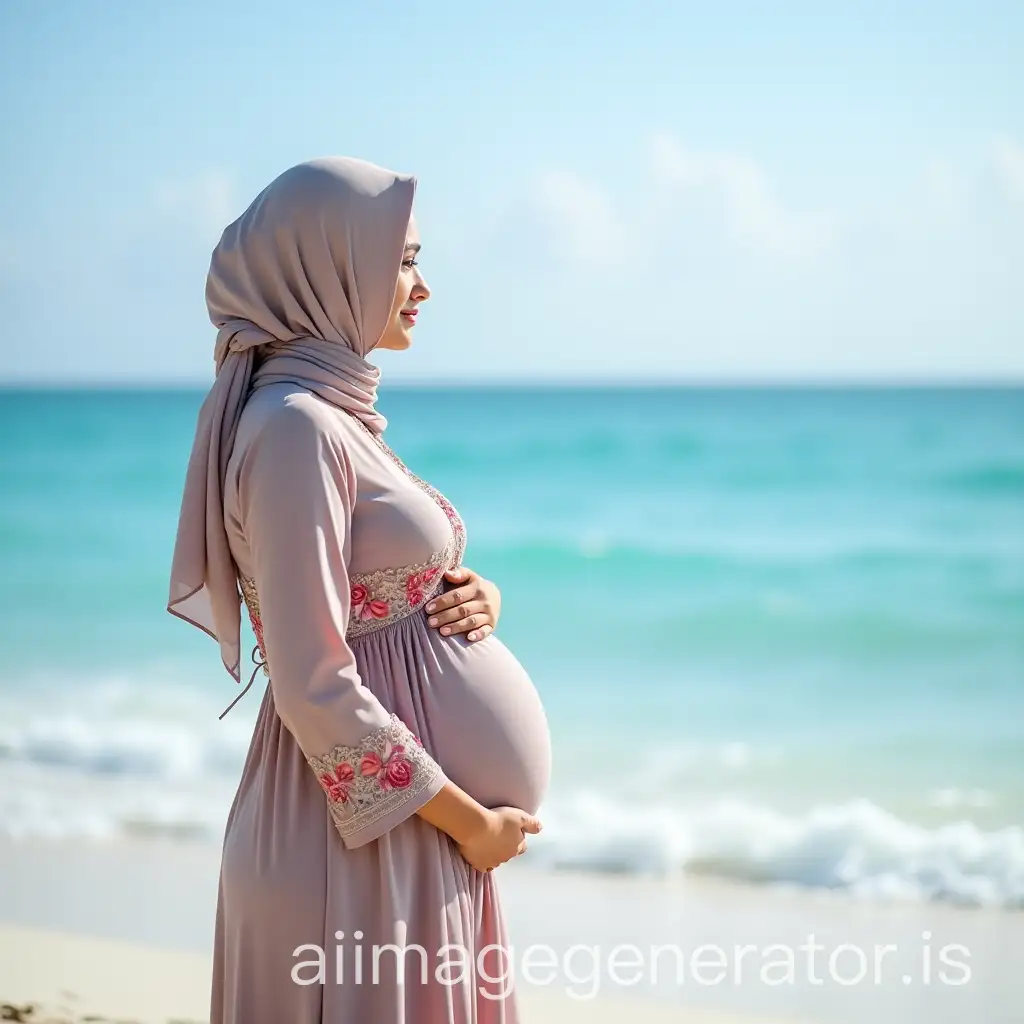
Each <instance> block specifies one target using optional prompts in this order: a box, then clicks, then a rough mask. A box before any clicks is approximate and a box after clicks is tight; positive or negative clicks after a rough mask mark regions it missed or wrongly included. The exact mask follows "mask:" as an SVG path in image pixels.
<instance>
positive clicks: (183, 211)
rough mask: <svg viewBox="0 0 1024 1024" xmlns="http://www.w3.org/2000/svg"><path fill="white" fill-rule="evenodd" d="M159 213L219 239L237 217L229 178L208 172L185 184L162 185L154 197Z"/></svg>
mask: <svg viewBox="0 0 1024 1024" xmlns="http://www.w3.org/2000/svg"><path fill="white" fill-rule="evenodd" d="M155 200H156V206H157V209H158V210H159V211H160V212H162V213H164V214H167V215H169V216H173V217H175V218H180V219H184V220H185V221H186V222H187V223H188V224H189V225H190V226H192V227H193V228H195V229H196V230H198V231H200V232H201V233H202V234H203V235H204V236H212V237H214V238H216V237H219V235H220V233H221V232H222V231H223V230H224V228H225V227H226V226H227V225H228V224H229V223H230V222H231V221H232V220H234V218H235V217H236V216H237V215H238V213H239V212H240V211H238V210H237V209H236V208H235V196H234V188H233V185H232V182H231V179H230V177H229V176H228V175H227V174H225V173H224V172H222V171H207V172H205V173H204V174H200V175H197V176H196V177H194V178H190V179H188V180H185V181H172V182H162V183H161V184H159V185H158V186H157V189H156V194H155Z"/></svg>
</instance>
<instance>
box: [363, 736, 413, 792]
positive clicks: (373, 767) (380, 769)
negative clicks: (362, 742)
mask: <svg viewBox="0 0 1024 1024" xmlns="http://www.w3.org/2000/svg"><path fill="white" fill-rule="evenodd" d="M359 770H360V771H361V772H362V773H363V775H374V776H376V777H377V781H378V782H379V783H380V787H381V789H405V787H406V786H408V785H409V783H410V782H412V765H411V764H410V763H409V762H408V761H407V760H406V758H405V747H403V746H402V744H401V743H391V742H390V741H389V742H388V744H387V746H386V747H385V748H384V756H383V757H381V756H380V755H379V754H376V753H373V752H371V753H369V754H364V755H363V760H362V763H361V764H360V766H359Z"/></svg>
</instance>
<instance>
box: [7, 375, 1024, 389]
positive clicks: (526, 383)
mask: <svg viewBox="0 0 1024 1024" xmlns="http://www.w3.org/2000/svg"><path fill="white" fill-rule="evenodd" d="M212 383H213V381H212V380H205V381H203V380H196V379H191V378H186V379H180V380H174V379H170V380H167V379H164V380H153V379H147V378H140V379H127V378H125V379H119V378H97V379H83V380H76V379H63V380H62V379H56V380H53V379H50V380H46V379H31V378H25V379H17V378H14V379H10V380H4V379H2V378H0V391H204V390H208V389H209V388H210V386H211V385H212ZM526 387H529V388H537V389H541V388H574V389H580V390H583V389H587V388H622V389H628V388H637V389H662V390H666V389H673V388H843V387H849V388H1007V389H1013V388H1019V387H1024V374H1022V375H1020V376H1014V375H1007V376H981V375H979V376H976V377H968V376H946V377H943V376H933V377H927V376H923V375H921V376H911V375H909V374H908V375H906V376H901V377H896V376H867V375H865V376H858V377H826V376H821V377H812V376H792V377H786V376H778V377H712V376H707V377H703V376H694V377H673V378H659V379H652V378H640V377H638V378H635V379H627V380H621V379H615V378H612V377H592V378H587V377H565V378H550V377H549V378H543V379H536V378H530V377H508V378H501V379H499V378H494V377H488V378H476V379H473V378H442V377H436V378H398V379H393V380H387V381H383V380H382V381H381V383H380V388H381V389H382V390H387V389H394V390H416V389H428V388H450V389H452V390H459V389H466V388H484V389H501V388H526Z"/></svg>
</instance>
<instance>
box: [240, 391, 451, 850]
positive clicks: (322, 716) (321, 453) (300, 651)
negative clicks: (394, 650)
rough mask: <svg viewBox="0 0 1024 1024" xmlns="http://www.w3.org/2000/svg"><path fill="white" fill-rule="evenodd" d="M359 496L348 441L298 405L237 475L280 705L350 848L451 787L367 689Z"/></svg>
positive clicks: (277, 419)
mask: <svg viewBox="0 0 1024 1024" xmlns="http://www.w3.org/2000/svg"><path fill="white" fill-rule="evenodd" d="M355 489H356V479H355V473H354V471H353V469H352V465H351V462H350V460H349V457H348V454H347V452H346V451H345V448H344V444H343V442H342V441H341V440H340V439H338V438H337V437H336V436H333V435H332V433H331V432H329V431H327V430H325V429H324V427H323V426H322V425H321V424H319V423H318V422H317V420H316V418H315V416H314V415H311V414H310V413H309V412H308V410H304V409H302V408H301V407H296V406H285V407H284V408H281V409H279V410H277V411H276V412H275V413H274V415H273V416H272V417H271V419H270V420H269V421H268V422H267V423H266V424H264V426H263V428H262V429H261V431H260V433H259V435H258V436H257V437H256V439H255V440H254V441H253V442H252V444H251V445H250V447H249V449H248V451H247V452H246V453H245V457H244V459H243V461H242V464H241V467H240V471H239V478H238V496H239V517H240V524H239V525H240V526H241V529H242V532H243V534H244V536H245V538H246V541H247V544H248V546H249V550H250V555H251V559H252V571H253V576H254V579H255V585H256V589H257V590H258V593H259V619H260V626H261V630H262V634H263V637H262V638H263V643H264V647H265V656H266V662H267V669H268V670H269V673H270V687H271V691H272V694H273V697H274V704H275V707H276V709H277V713H278V715H279V716H280V718H281V721H282V722H283V724H284V725H285V727H286V728H287V729H288V731H289V732H290V733H291V734H292V735H293V736H294V737H295V740H296V742H297V743H298V745H299V747H300V748H301V750H302V752H303V754H304V755H305V757H306V760H307V762H308V763H309V766H310V768H311V769H312V770H313V772H314V773H315V774H316V777H317V779H318V780H319V782H320V785H321V787H322V788H323V790H324V792H325V793H326V796H327V803H328V807H329V808H330V813H331V816H332V817H333V819H334V822H335V824H336V825H337V827H338V831H339V833H340V834H341V838H342V840H343V841H344V843H345V845H346V847H349V848H354V847H357V846H362V845H363V844H365V843H369V842H371V841H372V840H374V839H377V838H378V837H380V836H381V835H383V834H384V833H385V832H387V831H388V830H389V829H391V828H393V827H394V826H395V825H397V824H398V823H399V822H401V821H404V820H405V819H406V818H407V817H409V816H410V815H411V814H413V813H415V811H416V810H417V809H418V808H420V807H421V806H422V805H423V804H425V803H426V802H427V801H428V800H429V799H430V798H431V797H433V796H434V795H435V794H436V793H437V792H438V791H439V790H440V789H441V788H442V786H444V784H445V782H446V781H447V779H446V777H445V775H444V773H443V772H442V770H441V767H440V765H438V763H437V762H436V761H435V760H434V759H433V758H432V757H431V756H430V755H429V754H428V753H427V751H426V750H425V749H424V747H423V746H422V744H421V743H420V741H419V739H418V738H417V737H415V736H414V735H413V734H412V732H411V731H410V730H409V729H408V728H407V726H406V725H405V723H404V722H402V720H401V719H400V718H398V717H397V715H394V714H391V713H389V711H388V709H386V708H385V707H384V706H383V705H382V704H381V703H380V701H379V700H378V699H377V698H376V697H375V696H374V694H373V693H371V692H370V690H369V689H368V688H367V687H366V686H364V685H363V682H362V680H361V679H360V676H359V670H358V666H357V663H356V658H355V654H354V653H353V651H352V648H351V647H350V646H349V644H348V643H347V642H346V639H345V634H346V630H347V628H348V621H349V614H350V586H349V577H348V564H349V559H350V552H351V525H352V509H353V507H354V502H355Z"/></svg>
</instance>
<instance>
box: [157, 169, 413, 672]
mask: <svg viewBox="0 0 1024 1024" xmlns="http://www.w3.org/2000/svg"><path fill="white" fill-rule="evenodd" d="M415 191H416V179H415V177H413V176H412V175H408V174H398V173H396V172H394V171H389V170H386V169H384V168H383V167H378V166H376V165H375V164H371V163H368V162H366V161H364V160H357V159H354V158H352V157H325V158H321V159H318V160H311V161H309V162H307V163H303V164H299V165H297V166H296V167H292V168H291V169H290V170H287V171H285V172H284V173H283V174H281V175H280V176H279V177H278V178H276V179H275V180H274V181H272V182H271V183H270V184H269V185H268V186H267V187H266V188H265V189H264V190H263V191H262V192H261V193H260V194H259V195H258V196H257V197H256V198H255V199H254V200H253V202H252V204H251V205H250V206H249V208H248V209H247V210H246V211H245V212H244V213H243V214H242V215H241V216H240V217H239V218H238V219H237V220H236V221H234V222H233V223H232V224H229V225H228V226H227V227H226V228H225V229H224V233H223V234H222V235H221V239H220V242H219V243H218V244H217V247H216V248H215V249H214V251H213V256H212V258H211V261H210V271H209V274H208V276H207V279H206V304H207V308H208V310H209V313H210V319H211V320H212V321H213V324H214V326H215V327H217V328H218V332H217V341H216V345H215V347H214V368H215V379H214V382H213V385H212V386H211V388H210V391H209V393H208V394H207V396H206V398H205V400H204V401H203V404H202V407H201V408H200V410H199V417H198V421H197V424H196V433H195V439H194V441H193V445H192V453H191V456H190V458H189V462H188V469H187V471H186V475H185V487H184V493H183V495H182V502H181V512H180V516H179V519H178V532H177V538H176V540H175V545H174V556H173V560H172V565H171V580H170V594H169V597H168V602H167V610H168V611H169V612H170V613H171V614H172V615H177V616H178V617H179V618H182V619H184V620H185V621H186V622H190V623H192V624H193V625H194V626H198V627H199V628H200V629H202V630H204V631H205V632H206V633H209V634H210V636H212V637H213V638H214V639H215V640H217V642H218V643H219V644H220V651H221V660H222V661H223V663H224V667H225V668H226V669H227V670H228V671H229V672H230V673H231V675H232V676H233V677H234V678H235V680H236V681H240V678H239V660H240V659H239V651H240V646H241V641H240V635H239V634H240V628H241V595H240V593H239V589H238V568H237V566H236V564H235V561H234V558H233V557H232V555H231V551H230V548H229V545H228V537H227V531H226V530H225V527H224V482H225V471H226V469H227V464H228V459H229V458H230V456H231V449H232V445H233V443H234V439H235V433H236V431H237V429H238V422H239V419H240V417H241V414H242V409H243V407H244V405H245V401H246V398H247V397H248V395H249V393H250V391H251V389H252V388H256V387H261V386H265V385H267V384H273V383H277V382H281V381H290V382H293V383H295V384H298V385H300V386H301V387H304V388H307V389H308V390H310V391H312V392H313V393H314V394H316V395H318V396H320V397H321V398H323V399H324V400H325V401H327V402H330V403H331V404H332V405H335V406H337V407H338V408H341V409H345V410H346V411H348V412H350V413H352V414H353V415H355V416H357V417H359V419H361V420H362V421H363V422H364V423H365V424H366V426H367V427H369V428H370V429H371V430H372V431H374V432H375V433H378V434H380V433H383V431H384V428H385V427H386V426H387V420H386V419H385V418H384V416H382V415H381V414H380V413H379V412H377V410H376V409H375V408H374V403H375V401H376V397H377V383H378V381H379V379H380V370H379V369H378V368H377V367H376V366H374V365H373V364H372V363H370V362H368V361H367V359H366V355H367V353H368V352H370V351H371V350H372V349H373V348H374V347H375V346H376V345H377V343H378V342H379V341H380V339H381V336H382V335H383V333H384V330H385V328H386V327H387V324H388V318H389V315H390V313H391V308H392V304H393V302H394V296H395V288H396V285H397V282H398V274H399V270H400V268H401V263H402V258H403V256H404V253H405V241H406V234H407V231H408V226H409V218H410V215H411V213H412V203H413V196H414V194H415ZM257 353H258V357H257Z"/></svg>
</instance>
